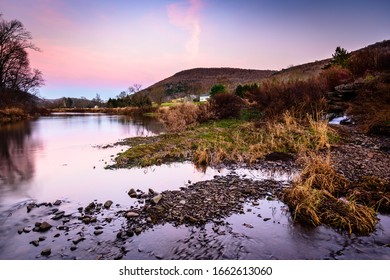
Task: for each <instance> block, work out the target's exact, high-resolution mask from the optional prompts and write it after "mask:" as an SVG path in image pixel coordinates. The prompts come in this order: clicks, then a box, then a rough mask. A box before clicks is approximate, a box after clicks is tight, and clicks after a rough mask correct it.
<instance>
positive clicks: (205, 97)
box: [199, 94, 210, 102]
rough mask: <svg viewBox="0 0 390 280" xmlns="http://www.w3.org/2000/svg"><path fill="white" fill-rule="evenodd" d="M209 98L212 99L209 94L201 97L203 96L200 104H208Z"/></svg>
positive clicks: (200, 98)
mask: <svg viewBox="0 0 390 280" xmlns="http://www.w3.org/2000/svg"><path fill="white" fill-rule="evenodd" d="M209 98H210V95H209V94H207V95H201V96H200V97H199V101H200V102H206V101H207V99H209Z"/></svg>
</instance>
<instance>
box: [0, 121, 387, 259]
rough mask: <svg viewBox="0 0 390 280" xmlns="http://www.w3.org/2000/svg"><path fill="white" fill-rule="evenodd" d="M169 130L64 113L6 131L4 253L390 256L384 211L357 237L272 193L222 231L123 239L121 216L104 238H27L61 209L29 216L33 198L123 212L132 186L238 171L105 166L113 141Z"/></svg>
mask: <svg viewBox="0 0 390 280" xmlns="http://www.w3.org/2000/svg"><path fill="white" fill-rule="evenodd" d="M162 132H163V128H162V125H161V124H160V123H158V122H157V121H156V120H155V119H153V118H142V119H132V118H128V117H125V116H112V115H104V114H55V115H52V116H48V117H41V118H39V119H37V120H33V121H26V122H20V123H15V124H10V125H6V126H2V127H0V259H37V258H38V259H42V258H44V259H46V258H47V257H43V256H42V255H41V254H40V253H41V251H42V249H43V248H45V247H50V249H51V252H52V253H51V255H50V256H49V257H48V258H51V259H96V258H106V259H110V258H116V257H117V256H118V254H120V255H121V258H124V259H156V258H157V259H390V248H389V247H388V246H389V245H388V244H390V217H389V216H387V215H379V218H380V221H379V223H378V225H377V230H376V232H374V233H372V234H371V235H370V236H365V237H357V236H348V235H346V234H343V233H338V232H336V231H334V230H333V229H330V228H328V227H325V226H321V227H317V228H311V227H306V226H302V225H299V224H296V223H294V222H293V221H292V219H291V217H290V214H289V212H288V209H287V207H286V205H284V204H283V203H282V202H280V201H277V200H265V199H264V200H259V201H258V205H257V204H245V205H244V214H242V213H241V214H232V215H231V216H230V217H227V218H226V219H225V220H224V223H223V224H221V225H219V226H218V229H216V226H215V224H211V223H210V224H206V225H205V226H204V227H195V226H191V227H189V226H185V225H183V226H179V227H175V226H173V225H171V224H164V225H157V226H155V227H154V228H152V229H150V230H148V231H146V232H143V233H142V234H140V235H139V236H134V237H132V238H130V239H128V240H126V241H123V242H122V243H118V242H117V240H116V234H117V231H118V229H119V228H120V227H121V223H123V221H121V220H120V219H117V220H115V219H114V220H113V221H112V222H111V223H110V224H109V225H108V226H107V227H109V228H110V229H111V230H108V231H107V230H105V231H104V233H103V234H101V235H99V236H95V235H93V233H92V232H89V230H88V229H84V228H83V229H80V228H77V227H75V228H74V232H72V230H70V231H69V232H67V233H66V234H62V235H56V236H54V237H53V235H54V232H51V231H49V232H48V233H45V236H44V238H42V239H45V240H41V241H40V243H39V246H35V245H32V244H30V242H31V241H33V240H34V239H36V238H38V237H41V236H42V234H40V233H35V232H29V233H23V234H18V231H20V230H21V229H23V228H25V227H29V226H31V225H34V223H35V222H37V221H42V220H47V219H50V217H51V215H52V212H50V211H49V210H50V209H49V208H50V207H49V208H48V207H40V208H38V209H34V210H33V211H31V212H30V213H27V211H26V205H28V204H29V203H31V202H34V203H43V202H52V203H53V202H55V201H56V200H61V201H62V204H61V205H60V206H59V207H58V208H59V210H63V211H66V212H69V213H73V214H76V213H77V208H78V207H80V206H85V205H87V204H88V203H90V202H91V201H101V202H103V203H104V201H106V200H108V199H110V200H112V201H113V202H114V205H115V206H114V208H113V210H112V211H115V209H119V210H120V209H128V208H129V207H130V206H131V203H133V202H132V201H131V200H130V198H129V196H128V195H127V192H128V191H129V189H130V188H134V189H140V190H143V191H147V190H148V189H149V188H153V189H154V190H155V191H158V192H160V191H163V190H178V189H180V187H185V186H187V185H188V184H189V182H191V183H194V182H197V181H203V180H209V179H212V178H213V177H214V176H216V175H227V174H229V173H231V172H232V171H230V170H226V169H220V170H216V169H211V168H208V169H207V170H206V172H205V173H203V172H202V171H199V170H197V169H196V168H195V167H194V166H193V165H192V164H191V163H176V164H171V165H162V166H154V167H150V168H133V169H118V170H110V169H105V168H104V167H105V166H107V165H108V164H110V163H112V161H113V159H114V157H115V156H116V155H117V154H118V153H119V152H121V151H123V150H124V149H126V147H125V146H111V145H109V144H112V143H115V142H117V141H118V140H120V139H124V138H127V137H136V136H153V135H157V134H159V133H162ZM107 145H108V146H107ZM103 147H104V148H103ZM235 172H236V173H238V174H241V175H243V176H246V177H251V178H253V179H255V180H263V179H276V180H281V181H284V180H290V179H291V177H290V176H291V175H290V174H275V173H272V174H270V173H269V172H268V173H267V172H265V171H262V170H257V171H256V170H236V171H235ZM254 205H256V206H254ZM80 230H82V231H83V236H84V235H86V236H90V237H91V238H90V239H88V240H87V241H84V242H81V243H79V244H78V247H77V250H75V249H74V248H73V249H72V248H71V247H70V245H69V240H70V238H74V236H77V235H79V234H80ZM70 248H71V249H70ZM124 252H125V253H124Z"/></svg>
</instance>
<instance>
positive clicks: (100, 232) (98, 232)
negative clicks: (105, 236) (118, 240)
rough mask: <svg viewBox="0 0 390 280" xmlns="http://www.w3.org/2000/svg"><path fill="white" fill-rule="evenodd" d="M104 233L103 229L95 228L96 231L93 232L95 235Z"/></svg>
mask: <svg viewBox="0 0 390 280" xmlns="http://www.w3.org/2000/svg"><path fill="white" fill-rule="evenodd" d="M102 233H103V231H102V230H95V231H94V232H93V234H95V235H100V234H102Z"/></svg>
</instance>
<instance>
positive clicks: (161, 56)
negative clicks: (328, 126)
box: [0, 0, 390, 99]
mask: <svg viewBox="0 0 390 280" xmlns="http://www.w3.org/2000/svg"><path fill="white" fill-rule="evenodd" d="M339 2H340V1H326V3H325V2H324V3H313V1H305V0H300V1H288V2H282V1H261V0H260V1H251V0H248V1H220V0H210V1H207V0H183V1H181V0H173V1H169V0H163V1H135V0H134V1H103V0H100V1H96V0H95V1H92V0H85V1H76V0H35V1H29V0H1V6H0V7H1V8H0V13H2V14H3V18H4V19H6V20H10V19H18V20H20V21H21V22H22V23H23V24H24V25H25V27H26V29H27V30H29V31H30V32H31V33H32V36H33V38H34V39H33V41H34V43H35V44H36V45H37V46H38V47H39V48H40V49H42V52H39V53H38V52H32V53H31V64H32V66H33V67H34V68H38V69H40V70H41V71H42V72H43V74H44V78H45V80H46V85H45V86H44V87H42V88H41V90H40V95H41V96H43V97H46V98H56V97H62V96H74V97H80V96H86V97H88V98H92V97H94V96H95V94H96V93H99V94H100V95H101V96H102V97H103V99H108V98H109V97H114V96H116V95H117V94H119V93H120V91H122V90H125V89H126V88H127V87H128V86H130V85H132V84H134V83H138V84H142V85H143V88H145V87H147V86H149V85H151V84H153V83H155V82H158V81H159V80H161V79H164V78H166V77H168V76H171V75H173V74H174V73H176V72H178V71H181V70H184V69H189V68H194V67H239V68H246V69H249V68H251V69H275V70H279V69H282V68H285V67H287V66H288V65H291V64H293V65H298V64H301V63H305V62H310V61H314V60H320V59H324V58H327V57H330V56H331V54H332V53H333V52H334V49H335V48H336V46H338V45H341V46H342V47H344V48H347V50H354V49H358V48H361V47H364V46H366V45H369V44H372V43H375V42H377V41H382V40H385V39H390V31H389V28H388V27H389V26H390V19H389V18H390V17H389V16H388V11H389V10H390V4H389V3H388V1H375V0H373V1H366V2H367V3H366V2H363V1H342V3H341V2H340V3H339ZM336 6H337V9H335V7H336ZM362 14H364V16H362Z"/></svg>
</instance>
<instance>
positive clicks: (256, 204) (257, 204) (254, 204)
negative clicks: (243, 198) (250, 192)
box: [252, 201, 260, 206]
mask: <svg viewBox="0 0 390 280" xmlns="http://www.w3.org/2000/svg"><path fill="white" fill-rule="evenodd" d="M252 205H253V206H259V205H260V203H258V202H257V201H253V202H252Z"/></svg>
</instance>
